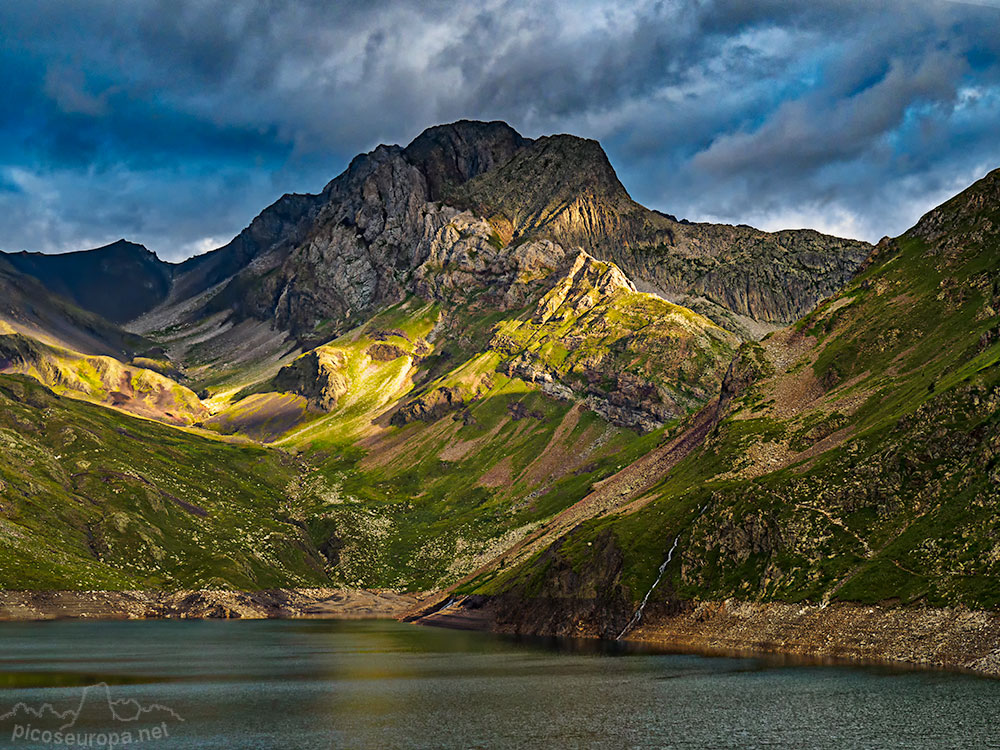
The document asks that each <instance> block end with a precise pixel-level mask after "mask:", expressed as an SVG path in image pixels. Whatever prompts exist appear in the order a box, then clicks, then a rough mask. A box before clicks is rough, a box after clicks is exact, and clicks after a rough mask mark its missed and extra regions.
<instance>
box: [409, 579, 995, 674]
mask: <svg viewBox="0 0 1000 750" xmlns="http://www.w3.org/2000/svg"><path fill="white" fill-rule="evenodd" d="M580 604H581V603H579V602H578V603H575V604H573V605H571V606H569V607H567V606H566V605H565V604H563V605H562V612H563V613H564V615H565V616H564V617H562V618H559V617H558V616H557V614H556V613H557V612H558V611H559V608H560V605H559V604H558V603H556V602H553V601H548V600H546V601H537V602H524V603H522V605H520V606H517V607H515V606H512V602H510V601H507V600H505V599H504V598H496V599H485V598H481V597H469V598H465V599H459V600H454V601H452V602H451V603H450V605H449V606H446V607H444V608H442V609H440V610H438V611H437V612H433V613H430V614H422V615H419V616H417V618H416V620H415V621H417V622H420V623H421V624H425V625H437V626H442V627H456V628H467V629H483V630H491V631H494V632H500V633H517V634H521V635H540V636H566V637H585V638H588V637H600V636H601V635H602V634H603V635H604V636H605V637H607V633H608V631H607V629H606V628H607V626H608V625H609V624H611V623H612V622H616V621H617V620H619V619H621V618H620V616H619V615H617V614H616V615H614V616H612V617H610V618H609V619H606V620H604V621H602V620H601V618H595V616H594V613H595V609H594V608H593V607H589V606H583V607H581V606H580ZM583 604H584V605H585V604H586V603H583ZM611 637H614V636H611ZM625 638H626V639H628V640H630V641H640V642H644V643H649V644H652V645H656V646H659V647H662V648H665V649H668V650H676V651H682V652H694V653H704V654H725V655H735V654H790V655H797V656H806V657H815V658H817V659H824V658H831V659H849V660H852V661H861V662H879V663H895V664H912V665H920V666H927V667H937V668H942V669H950V670H962V671H971V672H976V673H979V674H983V675H989V676H993V677H998V676H1000V614H996V613H991V612H981V611H973V610H968V609H964V608H954V609H950V608H949V609H935V608H930V607H926V608H917V607H913V608H910V607H885V606H864V605H856V604H845V603H838V604H829V605H826V606H820V605H797V604H783V603H749V602H733V601H729V602H693V603H691V602H689V603H685V604H681V605H678V606H677V608H676V609H675V611H673V612H662V611H650V612H648V613H647V614H646V615H645V616H644V618H643V621H642V622H641V623H640V624H639V625H638V626H636V627H635V628H634V629H632V630H630V631H629V632H628V633H627V634H626V635H625Z"/></svg>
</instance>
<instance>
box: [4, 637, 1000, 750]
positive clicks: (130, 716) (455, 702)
mask: <svg viewBox="0 0 1000 750" xmlns="http://www.w3.org/2000/svg"><path fill="white" fill-rule="evenodd" d="M101 683H103V684H106V685H108V686H109V687H108V688H107V689H104V688H103V687H101V688H96V689H95V688H88V687H87V686H92V685H98V684H101ZM109 696H110V700H111V701H113V702H115V703H114V704H113V705H112V707H111V708H110V709H109V705H108V700H109ZM129 700H132V701H135V703H127V701H129ZM81 701H82V708H80V706H81ZM19 703H20V704H22V706H21V708H20V709H19V713H16V714H14V715H13V716H9V717H7V718H6V719H5V720H3V721H0V747H15V748H29V747H32V748H33V747H39V748H41V747H56V746H57V745H54V744H53V742H54V738H47V739H49V742H48V743H47V744H46V743H43V742H41V741H40V740H39V741H37V742H35V743H32V742H29V741H28V740H27V738H24V737H19V738H15V736H14V733H15V731H17V730H16V727H18V726H20V727H21V728H22V729H21V731H22V732H25V733H26V728H27V727H28V726H29V725H30V726H31V728H32V729H35V730H40V729H41V728H47V729H49V730H50V731H53V732H54V731H56V730H58V727H59V726H61V725H67V724H68V725H69V727H68V728H67V730H66V732H67V733H73V732H78V733H82V734H91V735H96V734H100V733H104V734H106V735H108V736H107V738H106V739H108V740H110V737H111V733H114V732H117V733H118V734H119V735H120V737H121V736H123V733H124V732H132V740H133V742H134V743H136V744H134V745H133V746H142V747H149V748H161V747H162V748H164V749H166V748H198V749H199V750H202V749H207V748H226V750H234V749H239V750H251V749H254V748H261V749H263V748H290V749H291V748H294V749H295V750H313V749H318V748H324V749H325V748H342V747H343V748H366V747H373V748H442V747H456V748H536V747H538V748H589V747H608V748H740V749H741V750H743V749H750V748H830V749H831V750H833V749H834V748H836V749H837V750H841V749H842V748H907V749H912V748H979V747H1000V731H998V727H997V722H998V720H1000V681H993V680H987V679H982V678H977V677H972V676H968V675H959V674H949V673H944V672H932V671H913V670H910V671H899V670H892V669H887V668H860V667H841V666H836V667H831V666H803V665H789V664H781V663H776V662H774V661H769V660H762V659H729V658H706V657H700V656H679V655H670V654H657V653H652V652H649V651H646V650H639V649H635V648H629V647H617V646H595V645H594V644H580V643H579V642H566V641H561V642H560V641H555V642H543V641H517V640H513V639H509V638H504V637H499V636H494V635H489V634H484V633H468V632H461V631H450V630H440V629H434V628H421V627H417V626H412V625H404V624H400V623H395V622H389V621H353V622H351V621H343V622H332V621H298V622H296V621H257V622H196V621H190V622H189V621H172V622H167V621H150V622H117V623H94V622H90V623H88V622H55V623H31V624H20V623H17V624H14V623H8V624H0V715H3V714H4V713H6V712H9V711H10V710H12V709H14V708H15V707H16V706H17V704H19ZM46 703H47V704H50V706H51V709H52V710H51V711H50V712H49V713H48V714H45V713H44V712H40V710H39V709H40V707H41V706H43V705H44V704H46ZM137 706H138V707H141V709H142V710H143V711H145V713H140V712H139V711H137V709H136V707H137ZM31 711H34V712H35V713H31ZM66 711H79V716H78V717H74V716H73V715H67V714H66V713H65V712H66ZM52 712H56V713H60V714H62V717H61V718H54V716H53V714H52ZM153 726H159V727H161V728H162V729H161V731H162V736H161V737H160V738H159V739H154V738H152V737H151V736H150V730H151V728H152V727H153ZM140 729H145V731H146V734H144V735H143V742H142V744H141V745H140V744H138V743H137V738H138V732H139V730H140ZM93 740H94V738H92V740H91V741H93ZM93 746H96V745H93Z"/></svg>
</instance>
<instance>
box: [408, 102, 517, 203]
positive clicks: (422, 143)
mask: <svg viewBox="0 0 1000 750" xmlns="http://www.w3.org/2000/svg"><path fill="white" fill-rule="evenodd" d="M530 143H531V140H530V139H528V138H525V137H524V136H522V135H521V134H520V133H518V132H517V131H516V130H514V128H512V127H511V126H510V125H508V124H507V123H505V122H499V121H495V122H474V121H470V120H459V121H458V122H453V123H451V124H450V125H437V126H435V127H432V128H427V130H425V131H424V132H423V133H421V134H420V135H418V136H417V137H416V138H415V139H414V140H413V142H412V143H411V144H410V145H409V146H407V147H406V149H405V150H404V152H403V154H404V156H405V158H406V160H407V161H409V162H410V163H411V164H413V165H414V166H415V167H417V169H419V170H420V171H421V173H422V174H423V175H424V177H425V178H426V180H427V191H428V196H429V197H430V200H432V201H440V200H444V199H446V198H447V196H449V195H450V194H451V193H452V191H454V190H455V189H456V188H457V187H459V186H460V185H462V184H464V183H466V182H468V181H469V180H471V179H472V178H473V177H476V176H477V175H480V174H483V173H485V172H488V171H490V170H491V169H494V168H496V167H499V166H502V165H504V164H506V163H507V162H509V161H510V160H511V158H513V156H514V155H515V154H516V153H518V152H519V151H521V150H522V149H523V148H524V147H525V146H527V145H528V144H530Z"/></svg>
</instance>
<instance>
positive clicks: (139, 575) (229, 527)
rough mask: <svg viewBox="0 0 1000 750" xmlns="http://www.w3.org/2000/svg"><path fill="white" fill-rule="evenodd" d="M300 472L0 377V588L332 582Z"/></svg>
mask: <svg viewBox="0 0 1000 750" xmlns="http://www.w3.org/2000/svg"><path fill="white" fill-rule="evenodd" d="M300 473H301V469H300V466H299V464H298V463H297V462H295V461H293V460H292V459H290V458H289V457H287V456H286V455H284V454H282V453H279V452H277V451H268V450H265V449H263V448H259V447H253V446H249V445H237V444H227V443H223V442H220V441H215V440H209V439H206V438H204V437H199V436H197V435H193V434H190V433H188V432H185V431H183V430H181V429H176V428H171V427H167V426H164V425H161V424H158V423H156V422H152V421H148V420H142V419H137V418H134V417H130V416H127V415H124V414H121V413H118V412H115V411H113V410H110V409H106V408H102V407H99V406H95V405H92V404H87V403H84V402H80V401H75V400H72V399H66V398H60V397H58V396H56V395H54V394H53V393H52V392H51V391H49V390H47V389H46V388H44V387H43V386H41V385H39V384H38V383H37V382H35V381H34V380H31V379H29V378H26V377H23V376H7V375H4V376H0V538H2V539H3V543H2V544H0V588H16V589H22V588H33V589H128V588H144V587H145V588H153V587H163V588H181V587H213V586H224V587H237V588H265V587H270V586H279V585H296V584H298V585H315V584H323V583H326V582H327V581H328V579H327V577H326V575H325V573H324V571H323V564H322V558H321V557H320V556H319V554H318V553H317V551H316V550H315V548H314V547H313V546H312V544H311V542H310V541H309V539H308V536H307V535H306V534H305V533H304V532H303V530H302V528H301V518H302V517H304V516H305V515H306V514H308V513H309V512H311V511H310V510H309V508H310V507H311V505H310V504H313V503H321V502H322V498H321V496H320V495H319V494H317V493H316V492H312V491H309V490H308V488H307V489H306V490H300V489H299V488H300V485H301V482H300V481H299V478H300Z"/></svg>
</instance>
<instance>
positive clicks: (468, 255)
mask: <svg viewBox="0 0 1000 750" xmlns="http://www.w3.org/2000/svg"><path fill="white" fill-rule="evenodd" d="M421 255H423V256H424V257H425V260H424V262H423V263H422V264H421V265H420V267H419V268H417V269H416V272H415V273H414V277H413V290H414V291H415V292H416V293H417V294H418V295H420V296H421V297H424V298H425V299H436V300H441V301H444V302H449V303H452V304H463V303H468V302H471V301H473V300H478V301H479V302H480V303H481V305H482V306H483V307H485V308H495V309H500V310H514V309H518V308H521V307H524V306H525V305H526V304H528V303H529V302H530V301H532V299H534V298H536V297H537V295H538V294H539V293H540V292H541V291H544V290H545V288H546V283H547V282H549V281H550V279H551V277H552V275H553V274H554V273H556V271H557V270H558V269H559V268H560V267H561V266H562V265H564V263H565V261H566V257H567V251H566V249H565V248H564V247H562V246H561V245H558V244H556V243H554V242H551V241H548V240H542V241H539V242H529V243H526V244H524V245H521V246H520V247H518V248H517V249H516V250H511V248H509V247H507V246H504V245H503V243H502V241H501V240H500V238H499V237H498V235H497V234H496V231H495V230H494V229H493V227H492V226H491V225H490V224H489V223H488V222H486V221H484V220H482V219H478V218H476V217H475V216H473V215H472V214H471V213H469V212H462V213H459V214H453V215H451V217H450V219H449V220H448V222H447V223H446V224H445V225H444V226H442V227H441V228H440V229H439V230H438V231H437V232H435V233H434V235H433V236H432V237H431V238H430V239H429V240H428V242H427V243H426V249H422V250H421Z"/></svg>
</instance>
